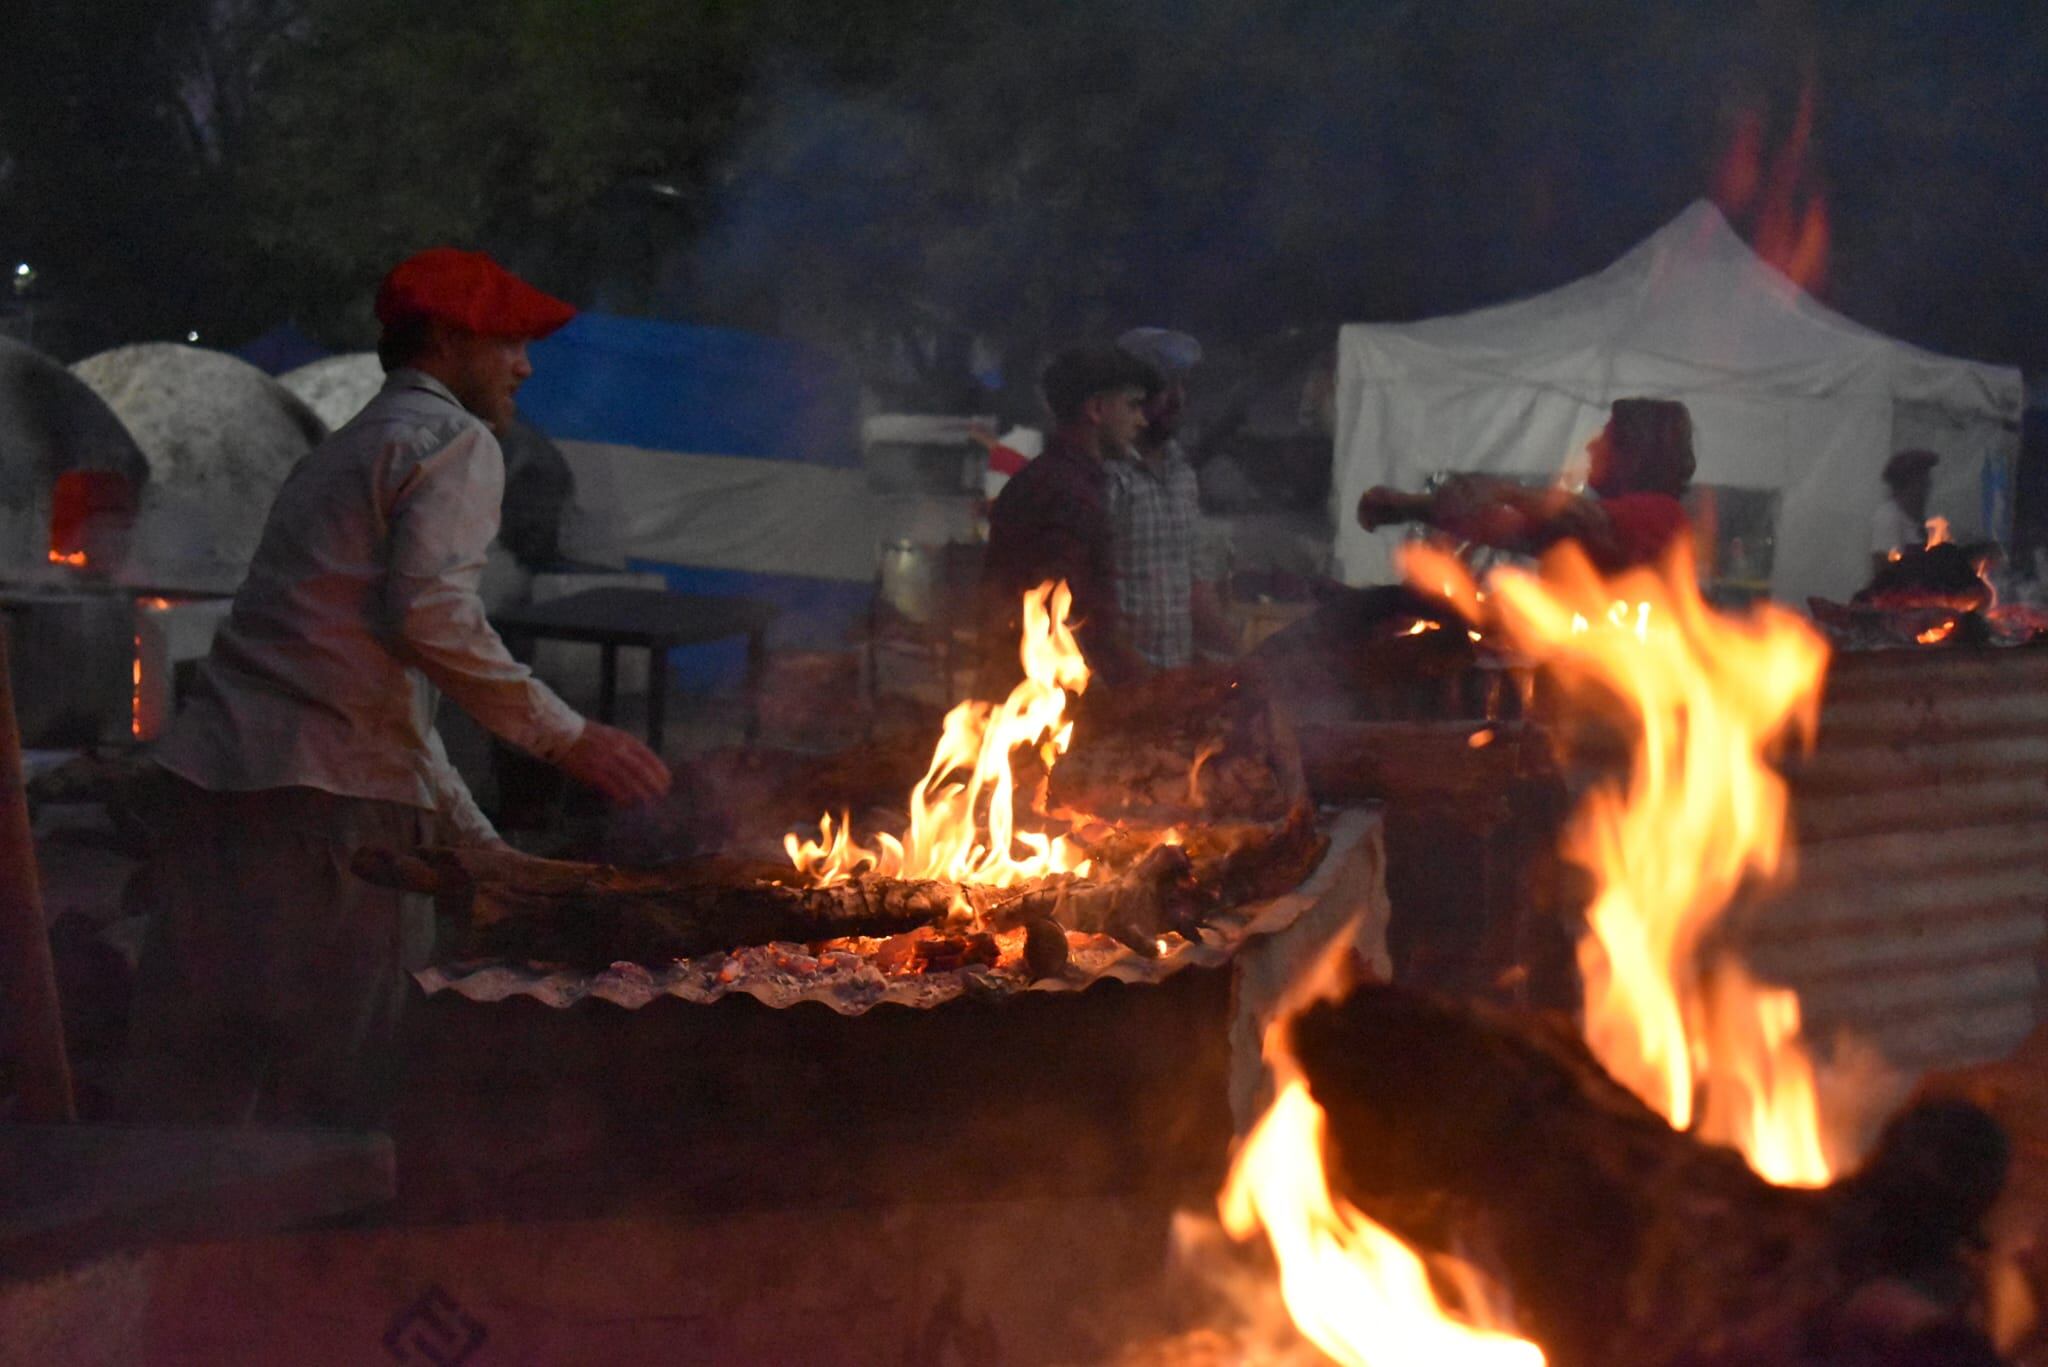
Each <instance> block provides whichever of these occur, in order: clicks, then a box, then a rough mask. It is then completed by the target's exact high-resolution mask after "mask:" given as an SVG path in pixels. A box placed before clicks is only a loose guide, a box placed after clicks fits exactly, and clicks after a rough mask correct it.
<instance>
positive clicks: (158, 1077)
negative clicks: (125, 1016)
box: [123, 774, 434, 1128]
mask: <svg viewBox="0 0 2048 1367" xmlns="http://www.w3.org/2000/svg"><path fill="white" fill-rule="evenodd" d="M153 782H154V784H155V789H154V791H153V792H151V793H150V794H148V795H147V797H146V799H145V801H144V802H143V803H142V804H141V805H142V815H143V817H144V820H145V821H146V823H147V824H148V826H149V831H150V843H151V855H150V885H151V899H150V900H151V903H152V910H151V914H150V921H149V930H148V934H147V936H146V938H145V940H144V944H143V952H142V963H141V967H140V970H139V972H138V974H137V982H136V1000H135V1010H134V1015H133V1022H134V1023H133V1030H132V1037H131V1049H130V1067H129V1072H128V1076H127V1078H126V1080H125V1084H124V1087H123V1096H124V1101H125V1103H126V1106H127V1110H128V1112H129V1114H130V1116H131V1117H132V1118H134V1119H137V1120H149V1121H158V1122H165V1123H178V1124H221V1125H231V1124H248V1123H259V1124H260V1123H270V1124H312V1125H328V1126H336V1127H344V1128H375V1127H377V1126H378V1125H380V1124H381V1123H382V1122H383V1120H384V1118H385V1116H386V1115H387V1114H388V1112H389V1109H390V1104H391V1101H392V1099H393V1096H394V1092H395V1084H396V1063H397V1060H396V1057H395V1045H396V1040H397V1030H398V1021H399V1016H400V1014H401V1012H402V1010H403V1007H404V1004H405V1000H406V997H407V995H408V994H409V993H410V992H412V991H413V990H414V989H413V986H412V984H411V982H410V980H409V979H408V977H407V974H408V972H409V971H410V970H411V969H412V968H415V967H418V966H419V965H420V964H421V963H423V962H424V961H425V958H426V954H427V951H428V950H429V949H430V947H431V944H432V936H433V911H432V906H431V903H429V902H428V901H427V900H426V899H423V898H420V897H417V896H413V895H410V894H405V893H398V892H394V891H391V890H389V889H386V888H380V887H376V886H373V885H371V884H369V883H365V882H363V881H362V880H361V879H359V878H357V877H355V875H354V874H352V873H350V872H349V867H348V865H349V857H350V855H351V853H352V852H353V851H354V849H355V848H356V847H357V846H358V845H384V846H390V847H397V848H411V847H413V846H415V845H420V844H425V843H428V841H429V839H430V838H431V836H432V833H433V824H434V817H433V814H432V813H430V812H426V811H422V810H420V809H418V808H415V807H409V806H406V805H404V804H402V803H396V802H380V801H376V800H373V799H368V798H348V797H337V796H335V795H334V794H332V793H326V792H321V791H319V790H317V789H312V788H272V789H266V790H263V791H260V792H249V793H216V792H210V791H208V790H206V789H203V788H199V787H196V786H195V785H193V784H191V783H188V782H186V781H185V780H184V779H181V778H178V777H176V776H174V775H171V774H163V775H161V776H160V777H159V778H156V779H155V780H153Z"/></svg>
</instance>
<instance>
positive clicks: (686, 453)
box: [519, 313, 872, 692]
mask: <svg viewBox="0 0 2048 1367" xmlns="http://www.w3.org/2000/svg"><path fill="white" fill-rule="evenodd" d="M529 355H530V356H531V358H532V360H533V369H534V373H533V377H532V378H531V379H530V380H528V381H527V382H526V384H525V385H524V386H523V387H521V389H520V391H519V407H520V412H521V415H522V416H523V417H524V418H525V419H526V420H527V421H528V422H530V423H532V424H533V425H534V426H536V427H538V428H539V429H540V430H542V431H543V432H546V433H547V434H548V435H549V436H550V437H552V438H554V439H555V440H556V441H557V442H560V443H564V450H565V452H566V453H568V454H569V455H570V456H571V460H572V464H573V463H574V460H575V451H574V448H573V445H572V444H573V443H579V442H588V443H594V444H601V445H606V446H625V447H633V448H637V449H639V450H643V451H654V452H673V453H675V456H676V459H677V462H678V467H677V468H678V471H679V472H680V471H681V470H682V468H683V463H684V462H687V461H691V460H694V459H697V458H701V457H706V456H712V457H725V458H734V457H737V458H740V459H751V460H761V461H774V462H795V463H803V464H810V465H816V466H820V467H825V468H830V469H833V470H837V471H852V470H858V469H859V468H860V466H861V449H860V426H859V405H860V390H859V385H858V383H857V381H856V380H855V379H854V377H853V376H852V375H850V374H848V373H847V372H846V371H845V370H844V369H843V368H842V367H840V366H839V365H837V364H836V363H835V362H834V361H832V359H831V358H829V357H827V356H824V355H823V354H821V353H819V352H817V351H815V350H813V349H811V348H809V347H805V346H803V345H801V344H799V343H794V342H789V341H785V340H782V339H779V338H773V337H764V336H760V335H758V334H755V333H748V332H739V331H735V330H732V329H729V328H710V327H693V326H688V325H684V324H678V323H666V322H659V321H655V320H651V319H641V318H621V317H616V316H613V315H608V314H598V313H584V314H579V315H578V316H577V318H576V319H575V321H574V322H572V323H570V324H569V325H568V326H567V327H565V328H563V329H562V330H561V331H560V332H558V333H556V334H555V335H554V336H552V337H549V338H546V339H544V340H542V341H539V342H536V343H534V344H533V346H532V347H531V348H530V349H529ZM784 468H786V467H784ZM837 478H840V479H844V478H845V476H844V475H840V476H837ZM626 496H627V497H630V491H627V493H626ZM793 534H798V533H793ZM629 563H630V564H631V566H632V567H633V568H634V569H636V570H652V571H656V572H658V573H660V574H661V575H662V576H663V577H664V578H665V579H666V580H667V581H668V583H669V585H670V587H672V588H674V589H677V590H679V591H683V592H689V593H711V594H736V595H743V596H746V597H750V598H758V599H763V600H765V601H768V602H772V603H775V604H777V605H779V606H780V607H781V608H782V610H783V612H782V616H781V617H780V618H779V619H778V620H777V623H776V626H775V628H774V629H773V631H772V633H771V636H770V644H771V647H772V648H783V649H788V648H802V649H819V648H829V647H831V646H833V645H837V644H839V643H841V642H843V641H844V639H845V637H846V634H847V631H848V629H849V628H850V627H852V626H854V625H855V624H856V623H857V622H859V621H860V620H861V619H862V617H863V616H864V614H865V613H866V610H867V604H868V600H869V598H870V597H871V595H872V586H871V584H869V583H866V582H857V583H856V582H848V581H846V580H845V579H843V578H842V579H825V578H812V577H807V576H803V575H795V574H771V573H757V572H751V571H747V570H740V569H734V568H731V567H729V566H717V565H705V564H696V565H693V564H690V563H688V556H687V551H686V550H681V551H672V552H671V553H670V554H669V555H667V556H666V557H664V558H661V559H653V558H648V557H644V556H635V557H633V558H632V559H631V560H630V561H629ZM671 663H672V674H673V677H674V678H675V679H676V680H677V682H678V684H679V685H680V686H681V687H683V688H685V689H687V690H690V691H700V692H701V691H709V690H712V689H724V688H730V687H733V686H736V685H737V684H738V683H739V681H740V680H741V679H742V677H743V676H744V672H745V649H744V646H743V644H742V643H741V642H738V641H732V642H723V643H719V644H716V645H711V646H699V647H692V648H689V649H685V650H680V651H677V652H675V654H674V656H673V658H672V662H671Z"/></svg>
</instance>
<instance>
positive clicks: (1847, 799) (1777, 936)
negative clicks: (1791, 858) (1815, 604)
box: [1738, 650, 2048, 1070]
mask: <svg viewBox="0 0 2048 1367" xmlns="http://www.w3.org/2000/svg"><path fill="white" fill-rule="evenodd" d="M1791 773H1792V776H1793V794H1794V821H1795V823H1796V826H1797V829H1798V833H1799V854H1798V866H1797V873H1796V876H1795V880H1794V882H1793V884H1792V885H1791V886H1790V888H1789V889H1787V890H1785V891H1783V892H1781V893H1778V894H1775V895H1773V896H1771V897H1770V898H1768V899H1766V900H1764V901H1761V902H1760V903H1758V904H1757V905H1756V906H1754V907H1753V908H1751V909H1750V911H1749V912H1748V913H1747V914H1746V915H1745V916H1744V917H1743V925H1742V929H1741V930H1740V932H1739V935H1738V938H1739V939H1740V941H1741V942H1742V943H1743V945H1744V946H1745V947H1746V949H1747V950H1748V952H1749V956H1750V958H1751V960H1752V962H1753V963H1754V964H1755V966H1756V968H1757V969H1758V970H1759V971H1760V972H1761V973H1762V974H1763V975H1765V976H1766V977H1769V978H1772V979H1775V980H1777V981H1780V982H1783V983H1785V984H1787V985H1788V986H1791V987H1793V988H1795V989H1797V990H1798V992H1799V995H1800V1000H1801V1003H1802V1005H1803V1007H1804V1009H1805V1014H1806V1019H1807V1023H1808V1026H1809V1029H1810V1030H1811V1031H1812V1032H1814V1033H1815V1034H1816V1035H1817V1036H1818V1037H1819V1038H1822V1039H1825V1038H1827V1037H1828V1036H1830V1035H1831V1034H1833V1033H1834V1032H1835V1031H1837V1030H1840V1029H1847V1030H1849V1031H1853V1032H1854V1033H1856V1034H1858V1035H1861V1036H1863V1037H1865V1038H1867V1039H1870V1040H1872V1041H1874V1042H1875V1043H1876V1044H1878V1046H1879V1047H1880V1048H1881V1049H1883V1051H1884V1052H1885V1053H1886V1055H1887V1056H1889V1057H1890V1058H1891V1059H1892V1060H1893V1061H1895V1062H1896V1063H1898V1064H1899V1065H1901V1066H1902V1067H1906V1068H1910V1069H1916V1070H1917V1069H1922V1068H1930V1067H1949V1066H1955V1065H1959V1064H1964V1063H1971V1062H1979V1061H1982V1060H1985V1059H1990V1058H1996V1057H1998V1056H2000V1055H2002V1054H2004V1053H2006V1052H2007V1051H2008V1050H2010V1049H2011V1048H2012V1047H2013V1046H2014V1045H2016V1044H2017V1043H2018V1042H2019V1041H2020V1040H2021V1039H2022V1038H2024V1037H2025V1035H2026V1034H2027V1032H2028V1031H2029V1030H2030V1029H2031V1028H2032V1027H2033V1024H2034V1021H2035V1019H2036V1006H2037V1000H2038V997H2039V995H2040V982H2039V971H2038V961H2039V958H2040V955H2041V953H2042V949H2043V941H2044V931H2048V915H2044V913H2048V650H2003V651H1994V650H1986V651H1961V650H1926V651H1883V652H1869V653H1855V654H1846V655H1841V656H1838V657H1837V658H1836V659H1835V661H1834V662H1833V664H1832V665H1831V667H1830V670H1829V676H1828V690H1827V695H1826V699H1825V703H1824V706H1823V709H1822V714H1821V728H1820V740H1819V744H1818V746H1817V747H1816V749H1815V752H1814V754H1813V755H1812V756H1811V757H1810V758H1808V759H1806V760H1805V761H1803V762H1800V763H1798V764H1795V765H1794V766H1792V768H1791Z"/></svg>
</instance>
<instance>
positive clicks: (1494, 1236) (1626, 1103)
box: [1293, 987, 2007, 1367]
mask: <svg viewBox="0 0 2048 1367" xmlns="http://www.w3.org/2000/svg"><path fill="white" fill-rule="evenodd" d="M1293 1044H1294V1048H1295V1051H1296V1053H1297V1055H1298V1056H1299V1058H1300V1061H1301V1065H1302V1067H1303V1069H1304V1072H1305V1074H1306V1077H1307V1080H1308V1083H1309V1087H1310V1090H1311V1092H1312V1093H1313V1095H1314V1097H1315V1100H1316V1101H1317V1103H1318V1104H1319V1105H1321V1106H1322V1107H1323V1108H1324V1110H1325V1111H1326V1113H1327V1114H1328V1117H1329V1126H1330V1129H1329V1134H1330V1144H1331V1149H1332V1154H1331V1157H1332V1166H1333V1172H1334V1179H1333V1180H1334V1181H1335V1182H1336V1183H1337V1184H1338V1185H1340V1186H1342V1187H1344V1188H1345V1189H1346V1191H1347V1194H1348V1195H1349V1196H1350V1197H1351V1198H1352V1199H1353V1200H1354V1201H1355V1202H1356V1203H1357V1204H1358V1205H1359V1207H1360V1208H1361V1209H1362V1210H1364V1211H1365V1212H1366V1213H1368V1214H1369V1215H1371V1216H1372V1217H1373V1218H1374V1219H1376V1220H1379V1221H1381V1222H1382V1223H1384V1224H1386V1225H1388V1226H1389V1227H1390V1228H1393V1229H1394V1230H1395V1231H1396V1232H1398V1233H1400V1234H1401V1235H1402V1236H1403V1237H1404V1238H1405V1239H1407V1240H1409V1241H1410V1242H1412V1243H1416V1244H1420V1245H1423V1246H1426V1247H1434V1248H1437V1249H1442V1250H1448V1249H1451V1248H1452V1247H1454V1246H1455V1247H1458V1248H1460V1249H1461V1250H1462V1251H1463V1252H1464V1253H1465V1254H1466V1255H1467V1256H1470V1255H1472V1254H1473V1253H1475V1252H1477V1253H1481V1255H1482V1260H1483V1261H1485V1262H1486V1263H1488V1264H1489V1266H1490V1268H1491V1270H1492V1271H1493V1272H1494V1274H1495V1275H1496V1276H1497V1277H1499V1278H1500V1279H1501V1280H1502V1282H1503V1283H1504V1284H1505V1287H1506V1289H1507V1290H1508V1292H1509V1293H1510V1294H1511V1295H1512V1298H1513V1301H1514V1304H1515V1310H1516V1316H1517V1322H1518V1326H1519V1327H1520V1329H1521V1330H1522V1331H1523V1332H1525V1333H1528V1334H1529V1335H1531V1336H1532V1337H1534V1338H1535V1339H1536V1340H1537V1341H1538V1342H1539V1343H1541V1344H1542V1345H1543V1347H1544V1349H1545V1351H1546V1352H1547V1353H1548V1354H1549V1360H1550V1361H1551V1362H1552V1363H1553V1364H1561V1365H1562V1367H1574V1365H1575V1364H1620V1363H1626V1364H1630V1367H1680V1365H1681V1364H1683V1365H1684V1367H1709V1365H1712V1367H1722V1365H1724V1364H1725V1365H1726V1367H1733V1365H1734V1364H1738V1363H1740V1364H1779V1363H1783V1364H1802V1363H1815V1364H1819V1363H1830V1364H1847V1363H1872V1364H1876V1363H1928V1364H1934V1363H1943V1364H1967V1363H1976V1362H1983V1363H1993V1362H1996V1361H1997V1358H1996V1355H1995V1354H1994V1353H1993V1351H1992V1349H1991V1348H1990V1346H1989V1344H1988V1343H1987V1342H1986V1341H1985V1340H1984V1339H1983V1337H1982V1336H1981V1335H1980V1334H1979V1333H1978V1332H1977V1331H1976V1330H1975V1329H1973V1328H1971V1327H1969V1324H1968V1316H1969V1314H1970V1312H1971V1311H1972V1310H1973V1309H1974V1308H1976V1307H1977V1306H1978V1305H1980V1304H1981V1300H1980V1298H1979V1296H1978V1291H1979V1287H1978V1278H1977V1275H1976V1269H1974V1268H1973V1266H1972V1254H1973V1252H1974V1251H1975V1249H1976V1248H1977V1247H1978V1246H1979V1245H1978V1242H1977V1240H1978V1233H1979V1227H1980V1225H1981V1223H1982V1221H1983V1219H1984V1217H1985V1215H1986V1214H1987V1213H1988V1211H1989V1209H1990V1207H1991V1204H1992V1202H1993V1200H1995V1198H1996V1197H1997V1194H1998V1191H1999V1189H2000V1187H2001V1185H2002V1184H2003V1181H2004V1176H2005V1168H2006V1162H2007V1146H2006V1142H2005V1139H2004V1136H2003V1134H2002V1133H2001V1132H2000V1131H1999V1130H1998V1128H1997V1127H1996V1125H1995V1124H1993V1122H1992V1121H1991V1120H1990V1119H1989V1117H1988V1116H1986V1115H1984V1114H1983V1113H1982V1112H1981V1111H1979V1110H1977V1109H1976V1108H1975V1107H1973V1106H1970V1105H1968V1104H1967V1103H1963V1102H1928V1103H1923V1104H1922V1105H1920V1106H1919V1107H1916V1108H1914V1109H1912V1110H1909V1111H1907V1112H1906V1113H1905V1114H1904V1115H1902V1116H1900V1117H1899V1118H1898V1119H1897V1120H1895V1121H1894V1122H1893V1123H1892V1125H1891V1126H1890V1127H1889V1129H1888V1130H1887V1131H1886V1133H1885V1135H1884V1138H1883V1141H1882V1142H1881V1144H1880V1146H1879V1148H1878V1150H1877V1152H1876V1153H1875V1155H1874V1156H1873V1157H1872V1158H1871V1159H1870V1160H1869V1161H1868V1162H1867V1163H1866V1164H1865V1165H1864V1166H1863V1167H1862V1168H1861V1169H1860V1170H1859V1171H1857V1172H1856V1173H1854V1174H1853V1175H1851V1176H1848V1177H1846V1178H1844V1179H1843V1180H1841V1181H1838V1182H1836V1183H1834V1184H1833V1185H1832V1186H1829V1187H1825V1188H1821V1189H1816V1190H1794V1189H1789V1188H1782V1187H1774V1186H1772V1185H1770V1184H1769V1183H1767V1182H1765V1181H1764V1180H1763V1179H1761V1178H1759V1177H1757V1176H1756V1175H1755V1174H1754V1173H1753V1172H1751V1171H1750V1169H1749V1168H1748V1166H1747V1165H1746V1164H1745V1163H1744V1162H1743V1160H1742V1158H1741V1156H1740V1155H1738V1154H1737V1153H1735V1152H1734V1151H1733V1150H1730V1149H1724V1148H1719V1147H1716V1146H1712V1145H1708V1144H1705V1143H1702V1142H1701V1141H1700V1140H1698V1139H1697V1138H1695V1137H1693V1136H1691V1135H1689V1134H1685V1133H1682V1132H1679V1131H1677V1130H1673V1129H1672V1128H1671V1127H1670V1126H1669V1125H1668V1124H1666V1123H1665V1122H1664V1120H1663V1119H1662V1118H1661V1117H1659V1116H1658V1115H1656V1114H1655V1113H1654V1112H1652V1111H1651V1110H1650V1109H1649V1108H1648V1107H1647V1106H1645V1105H1644V1104H1643V1103H1641V1102H1640V1101H1638V1100H1637V1099H1636V1098H1635V1097H1634V1096H1633V1095H1631V1094H1630V1093H1629V1092H1628V1091H1627V1090H1626V1089H1624V1088H1623V1087H1622V1086H1621V1085H1620V1084H1618V1083H1617V1082H1615V1081H1614V1080H1613V1079H1612V1078H1611V1077H1609V1076H1608V1075H1607V1073H1606V1072H1605V1071H1603V1070H1602V1069H1601V1067H1600V1066H1599V1064H1598V1063H1597V1062H1596V1061H1595V1060H1594V1059H1593V1057H1592V1055H1591V1054H1590V1053H1589V1052H1588V1051H1587V1050H1586V1048H1585V1047H1584V1046H1583V1045H1582V1044H1581V1043H1580V1042H1579V1041H1578V1039H1577V1038H1576V1036H1575V1034H1574V1033H1573V1032H1572V1031H1571V1029H1570V1028H1569V1026H1568V1024H1566V1023H1563V1022H1557V1023H1552V1022H1548V1021H1544V1020H1538V1019H1532V1018H1527V1017H1514V1016H1510V1015H1508V1014H1507V1013H1504V1012H1501V1011H1498V1010H1494V1009H1491V1008H1488V1007H1485V1006H1483V1005H1477V1004H1463V1003H1451V1002H1448V1001H1443V1000H1437V999H1433V998H1430V997H1426V996H1423V995H1421V994H1417V993H1415V992H1412V991H1408V990H1404V989H1398V988H1390V987H1373V988H1364V989H1361V990H1359V991H1357V992H1354V993H1353V994H1352V995H1351V996H1350V998H1349V999H1348V1000H1346V1001H1344V1002H1342V1003H1341V1004H1338V1005H1335V1006H1322V1007H1318V1008H1314V1009H1312V1010H1311V1011H1309V1012H1308V1013H1306V1014H1305V1015H1303V1016H1302V1017H1301V1018H1299V1019H1298V1020H1297V1021H1296V1022H1295V1023H1294V1026H1293Z"/></svg>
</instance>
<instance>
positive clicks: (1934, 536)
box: [1927, 517, 1949, 551]
mask: <svg viewBox="0 0 2048 1367" xmlns="http://www.w3.org/2000/svg"><path fill="white" fill-rule="evenodd" d="M1948 539H1949V538H1948V519H1947V518H1945V517H1930V518H1928V519H1927V549H1928V550H1930V551H1931V550H1933V549H1934V548H1935V547H1936V546H1946V545H1947V544H1948Z"/></svg>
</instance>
